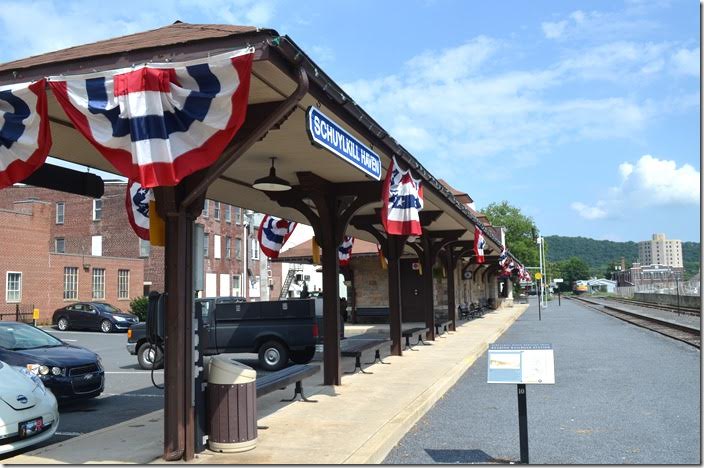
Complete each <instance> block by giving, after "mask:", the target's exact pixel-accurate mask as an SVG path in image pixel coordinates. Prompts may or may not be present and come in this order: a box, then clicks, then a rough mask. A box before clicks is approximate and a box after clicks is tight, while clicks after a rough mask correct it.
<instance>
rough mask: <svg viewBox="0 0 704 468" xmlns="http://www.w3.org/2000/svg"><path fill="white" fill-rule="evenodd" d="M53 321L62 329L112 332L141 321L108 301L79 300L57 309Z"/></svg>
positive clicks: (125, 328)
mask: <svg viewBox="0 0 704 468" xmlns="http://www.w3.org/2000/svg"><path fill="white" fill-rule="evenodd" d="M51 323H52V324H54V325H55V326H56V327H57V328H58V329H59V330H61V331H64V330H68V329H69V328H73V329H83V330H100V331H102V332H104V333H110V332H111V331H114V330H127V329H128V328H130V325H133V324H135V323H139V318H137V316H136V315H133V314H130V313H127V312H123V311H121V310H120V309H118V308H117V307H114V306H112V305H110V304H108V303H107V302H77V303H75V304H71V305H68V306H66V307H62V308H61V309H57V310H56V311H55V312H54V315H53V317H52V318H51Z"/></svg>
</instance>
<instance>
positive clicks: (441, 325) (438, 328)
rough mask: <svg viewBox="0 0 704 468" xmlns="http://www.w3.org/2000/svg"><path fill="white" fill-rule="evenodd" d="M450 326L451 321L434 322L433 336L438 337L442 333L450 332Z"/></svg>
mask: <svg viewBox="0 0 704 468" xmlns="http://www.w3.org/2000/svg"><path fill="white" fill-rule="evenodd" d="M450 325H452V320H444V321H440V322H435V334H436V335H437V336H440V335H442V334H444V333H447V332H449V331H450Z"/></svg>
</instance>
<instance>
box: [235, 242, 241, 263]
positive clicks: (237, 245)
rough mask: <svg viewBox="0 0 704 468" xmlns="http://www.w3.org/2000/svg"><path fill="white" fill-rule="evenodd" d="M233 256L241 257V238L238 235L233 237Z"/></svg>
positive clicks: (239, 258)
mask: <svg viewBox="0 0 704 468" xmlns="http://www.w3.org/2000/svg"><path fill="white" fill-rule="evenodd" d="M235 258H236V259H238V260H241V259H242V239H240V238H239V237H238V238H237V239H235Z"/></svg>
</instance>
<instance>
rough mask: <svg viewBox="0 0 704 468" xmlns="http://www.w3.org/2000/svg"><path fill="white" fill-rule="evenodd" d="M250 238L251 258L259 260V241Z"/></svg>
mask: <svg viewBox="0 0 704 468" xmlns="http://www.w3.org/2000/svg"><path fill="white" fill-rule="evenodd" d="M250 240H251V241H252V260H259V241H258V240H257V239H256V238H252V239H250Z"/></svg>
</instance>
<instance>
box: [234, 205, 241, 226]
mask: <svg viewBox="0 0 704 468" xmlns="http://www.w3.org/2000/svg"><path fill="white" fill-rule="evenodd" d="M235 224H242V208H240V207H239V206H236V207H235Z"/></svg>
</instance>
